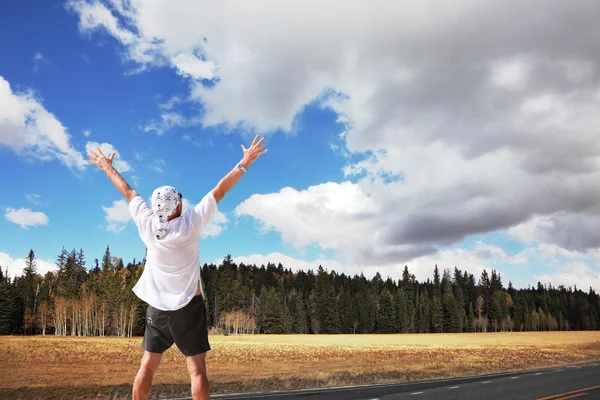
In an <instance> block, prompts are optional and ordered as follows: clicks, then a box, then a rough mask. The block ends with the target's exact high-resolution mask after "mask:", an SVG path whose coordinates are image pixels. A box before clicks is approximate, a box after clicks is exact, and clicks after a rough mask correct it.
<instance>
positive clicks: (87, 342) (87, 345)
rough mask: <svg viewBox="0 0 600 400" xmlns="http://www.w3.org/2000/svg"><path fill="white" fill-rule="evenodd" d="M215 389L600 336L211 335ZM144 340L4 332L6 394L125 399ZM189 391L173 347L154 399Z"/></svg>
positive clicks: (525, 362)
mask: <svg viewBox="0 0 600 400" xmlns="http://www.w3.org/2000/svg"><path fill="white" fill-rule="evenodd" d="M210 343H211V347H212V351H210V352H209V353H208V356H207V365H208V375H209V380H210V381H211V392H212V393H213V394H216V393H231V392H246V391H269V390H280V389H298V388H307V387H327V386H340V385H356V384H370V383H391V382H406V381H414V380H423V379H433V378H448V377H457V376H465V375H476V374H485V373H495V372H507V371H519V370H526V369H536V368H545V367H556V366H563V365H566V364H577V363H585V362H590V361H600V332H525V333H486V334H427V335H253V336H252V335H249V336H237V337H236V336H227V337H225V336H211V337H210ZM142 353H143V350H142V349H141V338H77V337H75V338H72V337H54V336H46V337H42V336H35V337H16V336H12V337H0V377H1V378H0V398H10V399H20V398H22V399H57V398H60V399H127V398H130V396H131V384H132V382H133V379H134V377H135V374H136V372H137V368H138V365H139V360H140V358H141V355H142ZM185 396H189V377H188V375H187V369H186V366H185V359H184V357H183V356H182V355H181V353H179V351H178V349H177V348H176V346H173V347H172V348H171V349H170V350H168V351H167V352H166V353H165V354H164V356H163V360H162V362H161V366H160V368H159V371H158V373H157V375H156V377H155V379H154V387H153V392H152V398H168V397H185Z"/></svg>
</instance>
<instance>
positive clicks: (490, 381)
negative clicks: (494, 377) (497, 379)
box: [481, 381, 492, 385]
mask: <svg viewBox="0 0 600 400" xmlns="http://www.w3.org/2000/svg"><path fill="white" fill-rule="evenodd" d="M481 383H482V384H483V385H485V384H486V383H492V381H485V382H481Z"/></svg>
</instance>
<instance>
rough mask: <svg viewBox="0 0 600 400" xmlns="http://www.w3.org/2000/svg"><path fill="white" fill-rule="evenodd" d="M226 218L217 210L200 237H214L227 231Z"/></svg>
mask: <svg viewBox="0 0 600 400" xmlns="http://www.w3.org/2000/svg"><path fill="white" fill-rule="evenodd" d="M227 222H228V219H227V216H226V215H225V214H224V213H222V212H221V211H218V210H217V213H216V214H215V215H214V216H213V217H212V219H211V220H210V222H209V223H208V224H207V225H206V227H204V230H203V231H202V235H201V237H203V238H207V237H216V236H219V235H220V234H221V233H222V232H223V231H224V230H225V229H227Z"/></svg>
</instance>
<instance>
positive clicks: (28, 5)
mask: <svg viewBox="0 0 600 400" xmlns="http://www.w3.org/2000/svg"><path fill="white" fill-rule="evenodd" d="M599 12H600V4H599V3H597V2H593V1H579V2H563V1H558V0H551V1H541V0H531V1H528V2H522V1H515V0H498V1H496V0H487V1H475V0H460V1H454V2H444V1H433V0H428V1H423V0H418V1H417V0H404V1H398V2H389V1H387V0H369V1H362V0H351V1H349V2H346V3H344V7H340V3H339V2H337V1H330V0H325V1H318V2H317V1H312V0H310V1H302V2H299V1H292V2H277V1H267V0H257V1H254V2H243V1H220V2H198V1H194V0H170V1H168V2H167V1H142V0H67V1H49V0H44V1H41V0H37V1H33V0H24V1H20V2H3V3H2V5H0V54H1V56H0V168H2V170H3V174H2V179H1V180H0V183H1V186H2V190H1V191H0V212H1V213H2V214H3V216H2V218H0V265H1V266H2V267H3V268H4V269H6V268H8V269H9V273H10V274H11V275H19V274H21V273H22V269H23V267H24V258H25V257H26V256H27V254H28V252H29V250H30V249H33V250H34V251H35V254H36V256H37V258H38V271H39V272H41V273H44V272H46V271H49V270H55V269H56V265H55V264H54V263H55V260H56V256H57V255H58V254H59V253H60V251H61V249H62V248H63V247H65V248H66V249H67V250H71V249H73V248H76V249H77V250H79V249H80V248H81V249H83V250H84V252H85V255H86V260H87V266H88V267H91V266H92V265H93V262H94V259H95V258H98V259H101V257H102V255H103V253H104V250H105V248H106V246H110V249H111V253H112V254H113V255H114V256H118V257H121V258H123V260H124V262H125V263H127V262H130V261H132V260H133V259H134V258H136V259H137V260H140V259H142V258H143V256H144V250H145V247H144V245H143V243H142V242H141V240H140V239H139V236H138V233H137V229H136V228H135V226H134V224H133V221H132V220H131V218H130V216H129V213H128V210H127V203H126V201H125V199H124V198H123V196H122V195H121V194H120V193H119V192H118V191H117V189H116V188H114V187H113V186H112V184H111V183H110V181H109V180H108V179H107V177H106V175H105V174H104V173H103V172H102V171H100V170H99V169H98V168H97V167H96V166H94V165H91V164H88V162H87V151H88V150H89V149H90V148H95V147H97V146H100V147H101V148H102V149H103V151H104V152H105V153H106V154H109V153H111V152H112V151H115V152H116V153H117V156H116V158H115V161H114V165H115V167H116V168H117V169H118V170H119V171H120V172H121V173H122V175H123V177H124V178H125V179H126V180H127V181H128V182H129V183H130V184H131V186H132V187H133V188H134V189H136V190H137V191H138V193H140V195H142V196H143V197H144V198H146V199H148V198H149V196H150V194H151V193H152V191H153V190H154V189H155V188H156V187H158V186H162V185H172V186H175V187H177V188H178V189H179V190H180V191H181V192H182V193H183V195H184V197H185V199H186V200H185V206H186V207H190V206H191V205H192V204H195V203H197V202H199V201H200V200H201V199H202V197H203V196H204V195H205V194H207V193H208V192H209V191H210V190H211V189H212V188H214V186H215V185H216V184H217V183H218V181H219V180H220V179H221V178H222V177H223V176H225V175H226V174H227V172H229V171H230V170H231V168H233V167H234V166H235V165H236V164H237V162H238V161H240V159H241V157H242V150H241V146H240V145H241V144H244V145H245V146H246V147H248V145H249V144H250V143H251V142H252V139H253V138H254V136H255V135H260V136H261V137H265V139H266V141H267V146H266V148H267V149H268V150H269V151H268V153H267V154H265V155H264V156H262V157H261V158H259V159H258V160H257V161H256V162H255V163H254V164H253V165H252V166H251V167H250V168H249V170H248V172H247V173H246V174H245V176H243V178H242V179H241V180H240V182H239V183H238V184H237V185H236V186H235V187H234V188H233V189H232V190H231V191H230V192H229V193H228V194H227V195H226V197H225V198H224V199H223V200H222V201H221V202H220V203H219V212H218V213H217V215H216V216H215V217H214V218H213V220H212V221H211V223H210V225H209V226H207V228H206V230H205V231H204V232H203V235H202V237H201V240H200V243H199V246H200V257H201V263H202V264H204V263H211V262H214V263H219V262H220V260H222V259H223V257H225V256H226V255H227V254H231V256H232V257H233V259H234V261H236V262H238V263H239V262H244V263H256V264H257V265H261V264H266V263H267V262H273V263H278V262H281V263H282V264H283V265H284V266H285V267H289V268H292V269H293V270H295V271H297V270H299V269H304V270H307V269H313V270H316V268H317V267H318V266H319V265H323V267H324V268H326V269H327V270H329V271H331V270H336V271H337V272H339V273H342V272H343V273H346V274H351V275H354V274H360V273H363V274H364V275H365V276H366V277H369V278H370V277H373V276H374V275H375V273H377V272H379V273H380V274H381V275H382V276H383V278H384V279H385V278H387V277H391V278H392V279H398V278H399V277H400V276H401V274H402V270H403V269H404V266H408V267H409V269H410V271H411V272H412V273H413V274H415V276H416V278H417V279H418V280H420V281H424V280H426V279H428V278H431V277H432V274H433V269H434V266H435V265H436V264H437V265H438V267H439V268H440V270H444V269H450V270H452V271H453V270H454V267H458V268H460V269H461V270H466V271H468V272H469V273H473V274H474V275H475V277H476V278H479V277H480V276H481V273H482V271H483V269H487V270H488V272H489V271H491V270H492V269H495V270H496V271H498V272H499V273H500V274H501V276H502V282H503V283H504V285H505V286H506V285H508V282H509V281H510V282H512V284H513V286H515V287H517V288H526V287H528V286H536V285H537V282H542V283H543V284H552V285H553V286H555V287H557V286H559V285H564V286H565V287H569V286H575V285H576V286H577V287H578V288H580V289H583V290H588V289H589V288H590V287H592V288H594V289H595V290H600V229H598V226H600V202H599V199H600V196H599V195H600V185H599V182H600V140H598V138H600V132H599V127H600V113H599V106H600V70H599V67H600V52H598V46H597V44H598V43H599V42H600V25H598V24H597V21H596V18H595V16H597V15H598V13H599Z"/></svg>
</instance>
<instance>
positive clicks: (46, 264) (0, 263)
mask: <svg viewBox="0 0 600 400" xmlns="http://www.w3.org/2000/svg"><path fill="white" fill-rule="evenodd" d="M36 262H37V273H38V274H40V275H42V276H44V275H45V274H46V273H47V272H50V271H52V272H54V271H56V270H57V269H58V267H57V266H56V264H55V263H54V262H53V261H51V260H42V259H39V258H36ZM0 267H1V268H2V273H3V274H4V273H5V272H6V270H7V269H8V276H10V277H13V278H14V277H15V276H21V275H23V268H25V258H13V257H11V256H10V255H8V254H7V253H2V252H0Z"/></svg>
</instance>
